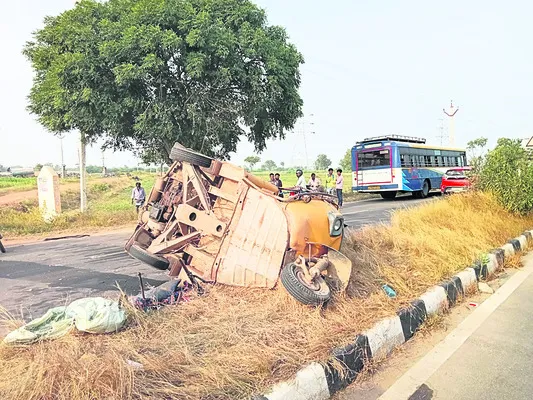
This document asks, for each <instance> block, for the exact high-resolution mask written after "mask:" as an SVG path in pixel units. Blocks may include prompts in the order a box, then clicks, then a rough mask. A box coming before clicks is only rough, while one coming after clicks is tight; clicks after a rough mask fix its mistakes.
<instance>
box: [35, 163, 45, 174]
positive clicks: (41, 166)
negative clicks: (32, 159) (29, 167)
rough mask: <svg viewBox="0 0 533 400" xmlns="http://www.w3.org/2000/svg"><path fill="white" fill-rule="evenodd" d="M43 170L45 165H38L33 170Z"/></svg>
mask: <svg viewBox="0 0 533 400" xmlns="http://www.w3.org/2000/svg"><path fill="white" fill-rule="evenodd" d="M42 169H43V164H37V165H36V166H35V167H34V168H33V170H34V171H35V172H40V171H41V170H42Z"/></svg>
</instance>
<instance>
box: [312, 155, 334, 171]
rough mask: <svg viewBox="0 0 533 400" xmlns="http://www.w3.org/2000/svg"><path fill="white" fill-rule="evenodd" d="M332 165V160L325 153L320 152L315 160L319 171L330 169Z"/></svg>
mask: <svg viewBox="0 0 533 400" xmlns="http://www.w3.org/2000/svg"><path fill="white" fill-rule="evenodd" d="M330 165H331V160H330V159H329V158H328V156H327V155H325V154H319V155H318V157H317V158H316V161H315V168H316V169H317V170H319V171H321V170H325V169H328V167H329V166H330Z"/></svg>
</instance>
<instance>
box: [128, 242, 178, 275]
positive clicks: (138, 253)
mask: <svg viewBox="0 0 533 400" xmlns="http://www.w3.org/2000/svg"><path fill="white" fill-rule="evenodd" d="M128 253H129V255H130V256H132V257H133V258H136V259H137V260H139V261H142V262H144V263H146V264H148V265H149V266H151V267H154V268H157V269H160V270H162V271H165V270H167V269H168V267H169V266H170V262H169V261H168V260H167V259H166V258H164V257H161V256H157V255H155V254H150V253H148V252H147V251H146V250H144V249H143V248H141V247H140V246H139V245H138V244H134V245H132V246H131V247H130V250H129V251H128Z"/></svg>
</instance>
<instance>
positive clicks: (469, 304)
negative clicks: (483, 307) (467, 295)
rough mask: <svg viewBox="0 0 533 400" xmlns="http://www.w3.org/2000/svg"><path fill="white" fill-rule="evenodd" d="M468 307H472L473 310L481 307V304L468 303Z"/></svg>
mask: <svg viewBox="0 0 533 400" xmlns="http://www.w3.org/2000/svg"><path fill="white" fill-rule="evenodd" d="M468 306H469V307H471V308H476V307H477V306H479V303H474V302H473V301H472V302H470V303H468Z"/></svg>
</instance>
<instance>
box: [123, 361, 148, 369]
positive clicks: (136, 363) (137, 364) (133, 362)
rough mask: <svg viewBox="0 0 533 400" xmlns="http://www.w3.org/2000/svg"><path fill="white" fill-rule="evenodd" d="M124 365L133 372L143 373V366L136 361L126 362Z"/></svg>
mask: <svg viewBox="0 0 533 400" xmlns="http://www.w3.org/2000/svg"><path fill="white" fill-rule="evenodd" d="M126 364H128V365H129V366H130V367H131V368H132V369H134V370H135V371H144V365H142V364H141V363H138V362H136V361H132V360H126Z"/></svg>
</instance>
